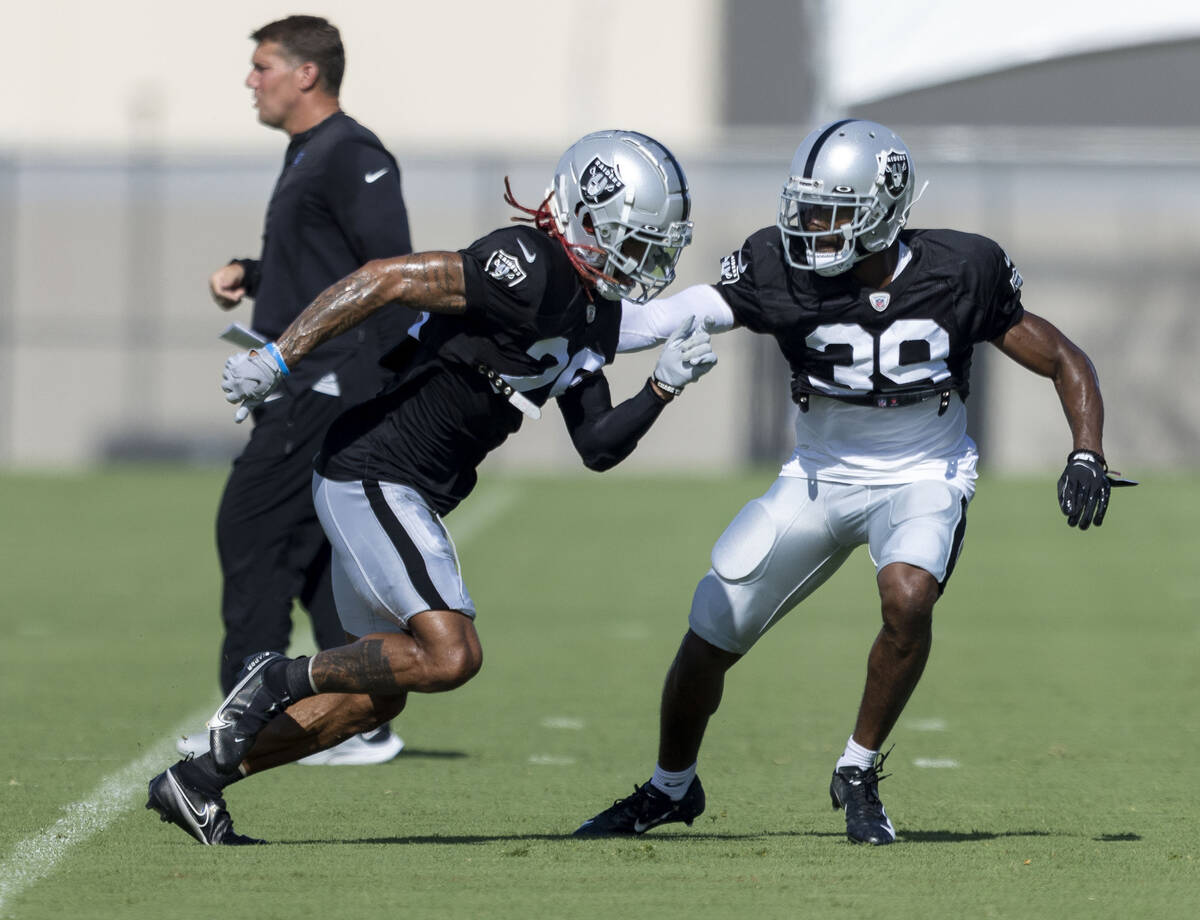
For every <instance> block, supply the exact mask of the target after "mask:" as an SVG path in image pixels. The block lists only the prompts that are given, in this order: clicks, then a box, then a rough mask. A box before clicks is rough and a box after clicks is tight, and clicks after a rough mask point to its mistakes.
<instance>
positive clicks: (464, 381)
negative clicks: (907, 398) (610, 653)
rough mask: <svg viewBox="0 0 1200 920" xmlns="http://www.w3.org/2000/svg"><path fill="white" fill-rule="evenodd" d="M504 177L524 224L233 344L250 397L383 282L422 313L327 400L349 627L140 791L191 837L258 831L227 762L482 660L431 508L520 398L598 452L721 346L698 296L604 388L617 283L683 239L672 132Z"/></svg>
mask: <svg viewBox="0 0 1200 920" xmlns="http://www.w3.org/2000/svg"><path fill="white" fill-rule="evenodd" d="M506 187H507V183H506ZM505 199H506V200H507V201H508V202H509V203H510V204H512V205H514V206H515V207H517V208H519V209H520V210H521V211H522V212H523V213H524V215H525V216H524V217H523V218H517V220H523V221H525V225H524V226H514V227H507V228H505V229H501V230H497V231H496V232H494V233H491V234H489V235H488V236H485V237H483V238H482V239H480V240H478V241H477V242H475V243H473V244H471V245H470V246H469V247H467V248H466V249H463V250H460V251H458V252H426V253H419V254H414V255H406V256H398V257H396V258H391V259H383V260H377V261H373V262H369V263H367V264H366V265H365V266H364V267H363V268H361V269H359V270H358V271H356V272H354V273H353V274H351V275H350V276H348V277H347V278H345V279H343V280H342V281H341V282H338V283H337V284H334V285H332V286H331V287H330V288H328V289H327V290H326V291H324V292H323V293H322V294H320V295H318V297H317V298H316V300H314V301H313V302H312V304H310V305H309V306H308V308H307V309H305V311H304V312H303V313H302V314H301V315H300V316H299V317H297V319H296V320H295V321H294V322H293V323H292V324H291V325H290V326H289V327H288V328H287V329H286V330H285V331H284V332H283V334H282V335H280V336H279V338H278V340H277V341H275V342H271V343H268V344H267V345H266V346H264V347H263V348H262V349H261V350H255V351H250V352H245V353H242V354H239V355H235V356H234V357H232V358H230V359H229V361H228V362H227V363H226V366H225V374H224V379H223V382H222V388H223V389H224V391H225V394H226V397H227V399H228V400H229V401H230V402H233V403H239V404H240V408H239V409H238V417H242V416H244V414H245V413H246V412H247V411H248V410H249V409H250V408H252V407H253V406H256V405H257V404H258V403H260V402H261V401H262V400H264V399H265V398H266V397H267V396H268V395H269V394H270V393H271V392H272V391H273V390H274V389H275V387H276V386H278V384H279V383H280V381H281V380H282V379H283V378H284V377H286V376H287V375H288V374H289V373H291V372H292V370H293V368H295V367H296V366H297V364H299V363H300V362H301V361H303V360H304V357H305V356H306V355H307V354H309V353H310V352H311V351H312V350H313V349H314V348H316V347H317V346H318V345H320V343H322V342H324V341H326V340H327V339H329V338H331V337H333V336H335V335H338V334H339V333H342V332H344V331H346V330H347V329H349V328H350V327H352V326H354V325H356V324H358V323H360V322H362V321H363V319H365V318H366V317H367V316H369V315H371V314H373V313H375V312H377V311H379V310H383V309H386V308H387V306H388V305H389V304H399V305H402V306H406V307H412V308H415V309H417V310H420V311H424V312H425V313H427V314H428V316H427V318H426V319H425V321H424V322H423V324H422V325H421V326H420V328H419V330H418V340H417V341H416V343H415V349H416V351H415V353H414V354H411V355H406V356H405V358H404V360H403V361H402V362H400V363H401V366H402V370H401V371H400V372H399V373H398V374H397V376H396V378H395V380H394V382H393V383H392V384H391V385H390V386H388V387H387V388H386V389H385V390H384V391H383V392H381V393H380V394H379V395H378V396H376V397H375V398H373V399H371V400H368V401H367V402H365V403H362V404H360V405H358V406H357V407H355V408H353V409H351V410H349V411H347V412H346V413H344V414H343V415H342V416H341V417H340V418H339V419H338V420H336V421H335V422H334V423H333V425H332V426H331V428H330V430H329V433H328V434H327V436H326V439H325V443H324V446H323V448H322V450H321V452H320V453H319V455H318V457H317V459H316V464H315V466H316V472H315V474H314V476H313V498H314V504H315V506H316V508H317V514H318V516H319V517H320V520H321V525H322V527H323V528H324V530H325V533H326V534H327V535H328V537H329V540H330V542H331V544H332V546H333V590H334V597H335V600H336V603H337V609H338V615H339V617H340V618H341V621H342V625H343V627H344V628H345V630H346V633H347V636H348V639H349V640H350V641H349V643H348V644H347V645H345V646H343V647H341V648H333V649H327V650H324V651H321V652H319V653H317V654H316V655H314V656H313V657H312V658H296V659H289V658H286V657H284V656H283V655H280V654H278V653H276V652H263V653H260V654H259V655H256V656H252V657H250V658H248V659H247V661H246V664H245V666H244V668H243V669H242V672H241V673H240V675H239V679H238V682H237V684H236V685H235V687H234V688H233V690H232V691H231V692H230V694H229V695H228V696H227V697H226V699H225V700H224V701H223V702H222V703H221V705H220V707H219V708H218V709H217V711H216V713H215V715H214V716H213V717H212V719H211V720H210V721H209V729H210V739H209V740H210V743H211V744H210V747H211V750H210V751H209V753H207V754H204V755H203V756H201V757H197V758H195V759H189V760H184V761H180V762H179V763H177V764H175V765H174V766H172V767H170V768H168V769H167V770H165V771H163V772H162V773H160V774H158V776H156V777H154V779H153V780H151V781H150V788H149V793H150V795H149V801H148V802H147V807H148V808H152V809H154V810H156V811H157V812H158V813H159V814H160V815H161V816H162V819H163V820H164V821H171V822H173V823H174V824H176V825H178V826H179V827H181V828H182V829H183V830H185V831H186V832H188V833H190V834H191V835H192V836H193V837H195V838H196V839H197V840H199V841H200V842H201V843H205V844H245V843H255V842H258V841H255V840H254V839H252V838H248V837H244V836H242V835H240V834H237V833H236V832H234V830H233V825H232V821H231V819H230V817H229V814H228V811H227V810H226V808H225V803H224V800H223V798H222V790H223V789H224V788H225V787H226V786H228V785H229V784H230V783H232V782H234V781H236V780H238V779H240V778H242V777H243V776H246V775H249V774H251V773H257V772H259V771H262V770H266V769H268V768H271V767H275V766H279V765H280V764H284V763H289V762H292V761H295V760H297V759H299V758H301V757H304V756H306V755H310V754H312V753H313V752H315V751H319V750H323V749H326V748H329V747H331V746H333V745H335V744H338V743H339V742H340V741H342V740H344V739H345V738H348V737H350V736H351V735H354V734H355V733H358V732H362V731H367V730H369V729H370V728H373V727H374V726H376V725H380V724H382V723H384V722H387V721H388V720H390V719H392V718H394V717H395V716H396V715H397V714H398V713H399V712H400V711H401V710H402V709H403V708H404V705H405V701H406V699H407V697H408V694H409V693H410V692H419V693H433V692H438V691H445V690H452V689H454V688H455V687H458V686H461V685H462V684H463V683H465V682H466V681H468V680H470V679H471V677H473V676H474V675H475V673H476V672H477V671H478V670H479V667H480V665H481V664H482V660H483V659H482V651H481V648H480V643H479V637H478V635H477V633H476V631H475V626H474V622H473V621H474V618H475V606H474V604H473V602H472V600H471V596H470V594H469V593H468V592H467V588H466V585H465V584H464V582H463V578H462V575H461V573H460V570H459V564H458V558H457V555H456V553H455V549H454V544H453V542H452V541H451V539H450V535H449V533H448V532H447V531H446V528H445V526H444V525H443V523H442V517H443V516H444V515H446V514H448V513H449V512H450V511H452V510H454V508H455V507H457V505H458V504H459V503H460V502H461V501H462V500H463V499H464V498H466V496H467V495H468V494H469V493H470V492H471V489H472V488H473V487H474V485H475V481H476V467H478V465H479V463H480V462H481V461H482V460H483V458H484V457H485V456H486V455H487V454H488V453H489V452H490V451H492V450H494V449H495V448H496V447H498V446H500V444H502V443H503V442H504V440H505V439H506V438H507V437H508V436H509V435H510V434H512V433H513V432H515V431H516V430H517V429H518V428H519V427H520V426H521V423H522V421H523V420H524V419H525V418H526V417H527V416H528V417H533V418H537V417H538V416H539V415H540V413H541V408H540V407H541V406H543V405H544V404H545V403H546V401H547V400H549V399H551V398H553V399H556V400H557V402H558V406H559V408H560V409H561V412H562V416H563V419H564V420H565V422H566V425H567V428H568V430H569V432H570V435H571V439H572V441H573V443H574V445H575V448H576V449H577V450H578V452H579V454H580V456H581V457H582V458H583V462H584V463H585V464H586V465H587V466H588V467H589V468H591V469H594V470H605V469H608V468H610V467H612V466H614V465H615V464H617V463H619V462H620V461H621V460H622V459H624V458H625V457H626V456H628V455H629V453H630V452H631V451H632V450H633V449H634V447H635V446H636V445H637V443H638V440H639V438H641V436H642V435H643V434H645V433H646V431H647V430H649V428H650V426H651V425H652V424H653V423H654V421H655V419H657V418H658V416H659V414H660V413H661V412H662V410H663V407H664V406H665V405H666V404H667V403H669V402H670V401H671V400H672V399H673V398H674V397H675V396H677V395H678V394H679V393H680V391H681V390H682V389H683V388H684V387H685V386H687V385H688V384H689V383H692V382H693V381H695V380H696V379H698V378H699V377H700V376H701V375H702V374H704V373H706V372H707V371H708V370H710V369H711V368H712V367H713V365H714V363H715V362H716V356H715V355H714V354H713V353H712V349H711V346H710V345H709V340H708V332H707V331H706V330H705V329H704V328H701V327H700V326H699V324H697V322H696V320H695V319H694V318H693V317H691V316H690V315H689V316H688V317H686V318H684V319H683V320H682V321H681V322H680V324H679V325H678V328H677V329H675V330H674V332H673V333H672V334H671V335H670V336H669V337H668V339H667V344H666V347H665V348H664V349H663V351H662V354H661V356H660V357H659V360H658V362H657V364H656V366H655V370H654V373H653V375H652V376H651V377H650V378H649V379H648V380H647V381H646V384H645V386H643V387H642V389H641V390H640V391H639V392H638V393H636V394H635V395H633V396H632V397H630V398H629V399H626V400H625V401H623V402H621V403H619V404H618V405H616V406H614V405H613V403H612V400H611V398H610V395H609V388H608V383H607V381H606V379H605V377H604V373H603V370H602V369H603V367H604V365H605V364H607V363H609V362H611V361H612V359H613V356H614V354H615V353H616V349H617V342H618V337H619V332H620V321H621V309H622V308H621V303H620V301H621V299H622V298H625V299H626V300H628V301H629V302H630V303H633V304H641V303H645V302H646V301H648V300H650V299H651V298H652V297H654V296H655V295H656V294H658V293H659V292H660V291H662V290H663V289H664V288H665V287H666V286H667V285H668V284H670V283H671V281H672V280H673V279H674V277H675V265H676V262H677V261H678V259H679V255H680V252H681V250H682V249H683V247H684V246H686V245H687V244H688V243H689V242H690V240H691V235H692V224H691V221H690V220H689V219H688V215H689V211H690V205H691V202H690V194H689V191H688V186H687V180H686V178H685V177H684V174H683V170H682V169H681V168H680V166H679V164H678V162H676V160H675V157H674V156H672V155H671V153H670V151H668V150H667V149H666V148H665V147H664V146H663V145H662V144H660V143H658V142H657V141H655V140H654V139H652V138H650V137H647V136H646V135H644V134H638V133H636V132H633V131H603V132H598V133H594V134H589V135H587V136H586V137H584V138H582V139H581V140H580V141H578V142H577V143H576V144H574V145H573V146H572V147H571V148H570V149H568V150H567V151H566V153H565V154H564V155H563V156H562V158H561V160H560V161H559V163H558V166H557V169H556V170H555V174H554V179H553V185H552V187H551V188H550V190H549V192H548V193H547V196H546V198H545V200H544V201H543V202H542V203H541V205H540V206H539V207H538V208H536V209H529V208H523V207H521V206H520V205H518V204H517V203H516V200H515V199H514V198H513V197H512V192H511V190H508V191H507V193H506V195H505Z"/></svg>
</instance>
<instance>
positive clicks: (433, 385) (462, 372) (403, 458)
mask: <svg viewBox="0 0 1200 920" xmlns="http://www.w3.org/2000/svg"><path fill="white" fill-rule="evenodd" d="M460 254H461V255H462V257H463V267H464V271H465V276H466V300H467V308H466V312H465V313H463V314H462V315H460V316H449V315H443V314H433V315H431V316H430V317H429V319H428V320H427V321H426V322H425V323H424V324H423V325H422V326H421V328H420V330H419V341H420V344H419V346H418V350H417V352H416V354H415V355H414V356H413V357H412V359H411V360H410V361H409V362H408V363H407V364H406V366H405V368H404V370H403V371H402V372H401V374H400V375H399V376H398V377H397V378H396V380H395V381H394V382H393V384H392V385H391V386H390V387H388V388H387V389H386V390H385V391H384V392H383V393H381V394H380V395H379V396H377V397H376V398H374V399H372V400H369V401H368V402H366V403H363V404H362V405H360V406H357V407H355V408H354V409H351V410H350V411H349V412H347V413H345V414H344V415H343V416H342V417H341V418H339V419H338V420H337V421H336V422H334V424H333V426H331V428H330V431H329V435H328V436H327V437H326V441H325V446H324V448H323V450H322V452H321V455H320V457H318V460H317V470H318V472H320V473H321V474H322V475H324V476H326V477H328V478H331V479H338V480H343V481H346V480H354V479H377V480H384V481H388V482H401V483H404V484H406V485H409V486H412V487H413V488H415V489H417V490H418V491H419V492H420V493H421V494H422V495H423V496H424V497H425V499H426V500H427V501H428V502H429V503H430V506H431V507H432V508H433V509H434V510H435V511H437V512H438V513H439V514H446V513H448V512H449V511H450V510H452V509H453V508H454V507H455V506H456V505H457V504H458V503H459V502H460V501H462V499H463V498H465V497H466V496H467V494H468V493H469V492H470V491H471V489H472V488H474V485H475V481H476V473H475V469H476V467H477V466H478V465H479V464H480V462H482V460H483V458H484V457H485V456H487V454H488V453H489V452H490V451H492V450H494V449H495V448H496V447H498V446H499V445H500V444H502V443H503V442H504V440H505V439H506V438H507V437H508V436H509V435H510V434H512V433H513V432H514V431H516V430H517V429H518V428H519V427H520V426H521V421H522V419H523V415H522V414H521V412H520V411H519V410H518V409H516V408H515V407H514V406H513V405H512V404H511V403H510V402H509V401H508V399H507V398H506V397H505V396H504V395H502V394H500V393H499V392H497V388H496V387H495V386H494V385H493V384H492V383H491V382H489V379H488V376H487V374H488V373H495V374H498V375H499V376H500V377H503V378H504V380H505V381H506V382H507V384H508V385H509V386H511V387H512V388H513V389H515V390H517V391H518V392H520V393H521V394H522V395H523V396H524V397H525V398H526V399H528V400H529V401H530V402H532V403H533V404H534V405H536V406H542V405H544V404H545V403H546V401H547V400H549V399H551V398H554V397H558V396H561V395H562V394H563V393H565V392H566V391H567V389H568V388H569V387H570V386H571V385H572V384H575V383H577V382H578V381H580V380H581V379H583V378H584V377H586V376H587V375H589V374H593V373H596V372H598V371H600V369H601V368H602V367H603V366H604V365H605V364H607V363H610V362H611V361H612V359H613V356H614V354H615V353H616V348H617V337H618V334H619V332H620V324H621V308H620V304H619V303H617V302H610V301H606V300H603V299H601V298H599V297H597V298H596V299H595V301H594V302H593V301H592V300H591V299H590V298H589V296H588V292H587V290H586V289H585V288H584V286H583V283H582V282H581V281H580V278H579V275H578V273H577V272H576V271H575V269H574V268H573V267H572V266H571V263H570V261H569V259H568V258H567V255H566V253H565V251H564V250H563V247H562V244H561V243H559V242H557V241H555V240H554V239H552V238H551V237H549V236H548V235H547V234H545V233H543V232H542V231H540V230H536V229H534V228H532V227H508V228H505V229H501V230H497V231H496V232H494V233H491V234H489V235H487V236H485V237H483V238H482V239H480V240H477V241H476V242H475V243H472V244H471V246H469V247H468V248H466V249H463V250H461V251H460ZM385 309H386V308H385Z"/></svg>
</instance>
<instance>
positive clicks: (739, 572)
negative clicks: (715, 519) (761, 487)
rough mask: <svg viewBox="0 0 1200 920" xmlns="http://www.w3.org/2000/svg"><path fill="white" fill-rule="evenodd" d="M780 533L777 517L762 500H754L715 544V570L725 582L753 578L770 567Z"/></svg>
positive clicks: (751, 579)
mask: <svg viewBox="0 0 1200 920" xmlns="http://www.w3.org/2000/svg"><path fill="white" fill-rule="evenodd" d="M777 536H778V531H777V530H776V527H775V520H774V518H772V517H771V513H770V512H769V511H768V510H767V509H766V507H765V506H764V505H763V503H762V501H760V500H758V499H756V500H755V501H752V502H750V504H748V505H746V507H744V508H743V509H742V510H741V511H739V512H738V514H737V517H735V518H734V519H733V520H732V521H731V522H730V524H729V526H728V527H726V528H725V532H724V533H723V534H721V536H720V538H719V539H718V540H717V542H716V545H715V546H713V550H712V567H713V571H714V572H715V573H716V574H717V575H719V576H720V577H721V578H722V579H724V580H725V581H731V582H747V581H753V580H754V579H755V578H757V577H758V576H759V575H761V574H762V573H763V570H764V569H765V568H766V567H767V562H768V561H770V558H771V553H772V551H773V550H774V549H775V542H776V538H777Z"/></svg>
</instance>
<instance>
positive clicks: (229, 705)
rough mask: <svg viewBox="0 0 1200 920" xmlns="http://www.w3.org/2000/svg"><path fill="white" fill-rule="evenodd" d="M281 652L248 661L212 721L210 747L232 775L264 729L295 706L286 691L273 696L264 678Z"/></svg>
mask: <svg viewBox="0 0 1200 920" xmlns="http://www.w3.org/2000/svg"><path fill="white" fill-rule="evenodd" d="M286 660H287V658H286V657H284V656H283V655H280V654H279V652H259V653H258V654H257V655H252V656H250V657H249V658H247V659H246V661H245V664H243V665H242V670H241V671H240V672H239V673H238V680H237V683H236V684H234V686H233V689H232V690H231V691H229V696H227V697H225V701H224V702H223V703H221V705H220V706H218V707H217V711H216V712H215V713H213V717H212V718H211V719H209V720H208V744H209V750H211V751H212V756H213V760H214V761H215V762H216V765H217V768H218V769H220V770H224V771H225V772H227V773H228V772H231V771H233V770H236V769H237V768H238V765H239V764H240V763H241V762H242V761H243V760H245V758H246V755H247V754H249V753H250V748H252V747H253V746H254V739H255V738H257V737H258V733H259V732H260V731H262V730H263V726H264V725H266V724H267V723H268V722H270V721H271V719H273V718H274V717H275V716H277V715H278V714H279V713H281V712H283V711H284V710H285V709H287V708H288V706H289V705H290V704H291V702H292V700H291V698H290V697H289V696H288V693H287V691H286V690H284V691H282V692H280V693H273V692H272V691H271V690H270V688H268V687H267V685H266V683H265V682H264V680H263V678H264V676H265V675H266V671H267V668H268V667H269V666H270V665H272V664H274V663H275V662H276V661H286Z"/></svg>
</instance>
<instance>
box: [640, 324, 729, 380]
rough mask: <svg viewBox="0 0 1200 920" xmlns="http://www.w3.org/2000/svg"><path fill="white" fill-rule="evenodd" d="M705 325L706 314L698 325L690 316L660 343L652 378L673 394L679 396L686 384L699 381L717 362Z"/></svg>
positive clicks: (706, 325) (707, 325)
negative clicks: (664, 343) (661, 345)
mask: <svg viewBox="0 0 1200 920" xmlns="http://www.w3.org/2000/svg"><path fill="white" fill-rule="evenodd" d="M708 327H709V319H708V318H707V317H705V319H704V322H703V323H702V324H700V325H699V328H697V323H696V317H694V316H689V317H688V318H687V319H685V320H684V321H683V322H682V323H680V324H679V328H677V329H676V330H675V331H674V332H672V333H671V336H670V338H668V339H667V344H666V345H664V346H663V350H662V353H661V354H660V355H659V356H658V363H657V364H656V365H655V366H654V378H653V379H654V382H655V383H657V384H658V385H659V386H660V387H661V388H662V389H664V390H666V391H667V392H668V393H670V394H671V395H672V396H678V395H679V393H680V392H681V391H682V390H683V388H684V387H685V386H687V385H688V384H689V383H694V382H695V381H697V380H699V379H700V378H701V377H703V376H704V375H705V374H707V373H708V372H709V371H711V370H712V369H713V365H715V364H716V363H717V356H716V355H715V354H714V353H713V350H712V343H711V342H710V340H709V334H708Z"/></svg>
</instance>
